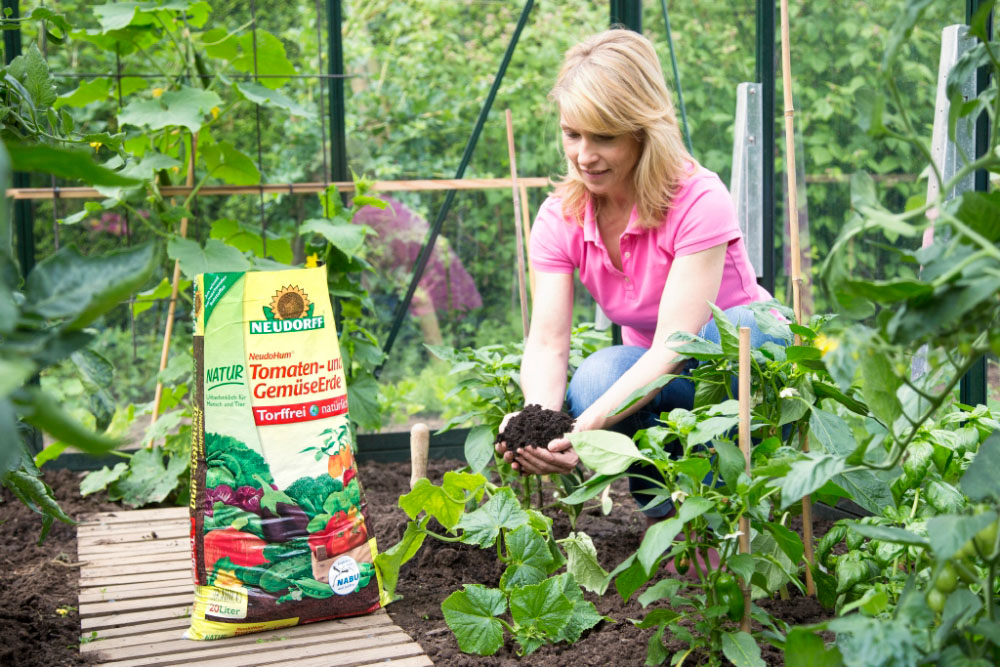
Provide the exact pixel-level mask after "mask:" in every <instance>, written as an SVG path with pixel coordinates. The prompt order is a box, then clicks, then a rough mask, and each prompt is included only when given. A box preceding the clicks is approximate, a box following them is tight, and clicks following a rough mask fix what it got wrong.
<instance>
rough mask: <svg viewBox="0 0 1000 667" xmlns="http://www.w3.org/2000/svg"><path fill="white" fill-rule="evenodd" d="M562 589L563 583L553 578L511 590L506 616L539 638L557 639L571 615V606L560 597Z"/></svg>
mask: <svg viewBox="0 0 1000 667" xmlns="http://www.w3.org/2000/svg"><path fill="white" fill-rule="evenodd" d="M562 589H563V581H562V580H561V579H559V578H558V577H553V578H551V579H547V580H545V581H543V582H542V583H540V584H535V585H533V586H525V587H523V588H518V589H515V590H514V591H512V592H511V594H510V615H511V616H512V617H513V618H514V622H515V623H516V624H517V625H519V626H520V627H521V629H523V630H526V631H535V632H537V633H540V634H541V635H542V636H546V635H547V636H553V637H554V636H557V635H558V633H559V632H560V631H561V630H562V629H563V628H564V627H566V623H567V622H568V621H569V616H570V614H571V613H572V612H573V603H572V602H570V600H569V598H567V597H566V596H565V595H564V594H563V590H562ZM532 634H534V633H532ZM525 648H527V647H525Z"/></svg>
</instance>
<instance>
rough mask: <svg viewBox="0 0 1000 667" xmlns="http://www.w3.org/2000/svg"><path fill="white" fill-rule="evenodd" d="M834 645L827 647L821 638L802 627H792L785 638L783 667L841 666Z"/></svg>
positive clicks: (841, 659)
mask: <svg viewBox="0 0 1000 667" xmlns="http://www.w3.org/2000/svg"><path fill="white" fill-rule="evenodd" d="M843 664H844V660H843V658H842V657H841V656H840V651H839V650H838V649H837V647H836V646H834V647H832V648H830V649H827V648H826V645H825V644H824V642H823V638H822V637H820V636H819V635H817V634H815V633H813V632H811V631H809V630H806V629H802V628H792V630H791V631H789V633H788V637H787V638H786V640H785V667H841V666H842V665H843Z"/></svg>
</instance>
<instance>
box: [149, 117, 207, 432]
mask: <svg viewBox="0 0 1000 667" xmlns="http://www.w3.org/2000/svg"><path fill="white" fill-rule="evenodd" d="M196 145H197V139H196V138H195V136H194V134H192V135H191V151H190V154H189V155H188V172H187V185H188V187H193V186H194V150H195V146H196ZM187 227H188V219H187V217H183V218H181V227H180V235H181V238H186V237H187ZM180 281H181V263H180V260H174V275H173V279H172V280H171V283H170V303H169V304H168V305H167V326H166V328H165V330H164V332H163V349H162V350H160V369H159V371H157V379H156V391H155V392H154V393H153V416H152V417H151V418H150V420H149V425H150V426H152V425H153V424H155V423H156V419H157V418H158V417H159V416H160V399H161V398H162V397H163V383H162V382H160V379H159V374H160V373H162V372H163V369H164V368H166V367H167V358H168V357H169V356H170V338H171V336H172V335H173V333H174V313H175V312H176V310H177V296H178V292H179V291H180V290H179V287H178V286H179V284H180ZM148 446H149V447H152V446H153V441H152V440H150V441H149V445H148Z"/></svg>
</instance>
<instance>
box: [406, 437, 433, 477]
mask: <svg viewBox="0 0 1000 667" xmlns="http://www.w3.org/2000/svg"><path fill="white" fill-rule="evenodd" d="M430 442H431V432H430V429H429V428H427V424H414V425H413V427H412V428H410V488H411V489H412V488H413V487H414V486H416V485H417V482H418V481H419V480H421V479H426V478H427V451H428V449H429V448H430Z"/></svg>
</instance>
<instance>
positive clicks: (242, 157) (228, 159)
mask: <svg viewBox="0 0 1000 667" xmlns="http://www.w3.org/2000/svg"><path fill="white" fill-rule="evenodd" d="M201 155H202V157H203V158H205V165H206V166H207V167H208V173H209V174H211V175H212V176H213V177H215V178H220V179H222V180H223V181H224V182H226V183H229V184H230V185H257V184H258V183H260V172H259V171H258V170H257V165H255V164H254V163H253V160H251V159H250V157H249V156H247V155H246V153H243V152H242V151H239V150H237V149H236V147H235V146H233V145H232V144H231V143H229V142H228V141H220V142H219V143H217V144H214V145H212V146H205V147H204V148H202V149H201Z"/></svg>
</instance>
